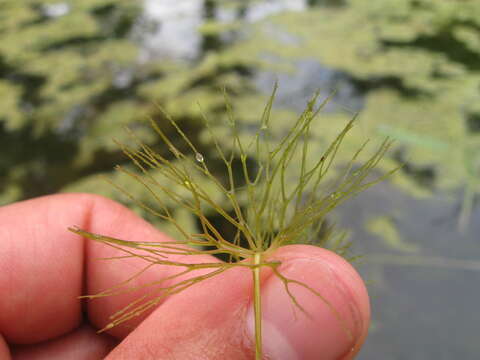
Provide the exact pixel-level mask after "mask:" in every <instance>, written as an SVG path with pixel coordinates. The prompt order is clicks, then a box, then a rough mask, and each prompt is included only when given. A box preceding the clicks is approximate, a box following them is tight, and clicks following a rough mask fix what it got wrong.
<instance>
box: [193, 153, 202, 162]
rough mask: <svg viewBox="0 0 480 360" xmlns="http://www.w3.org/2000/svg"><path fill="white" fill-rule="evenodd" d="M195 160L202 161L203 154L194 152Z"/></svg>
mask: <svg viewBox="0 0 480 360" xmlns="http://www.w3.org/2000/svg"><path fill="white" fill-rule="evenodd" d="M195 160H197V161H198V162H203V155H202V154H200V153H196V154H195Z"/></svg>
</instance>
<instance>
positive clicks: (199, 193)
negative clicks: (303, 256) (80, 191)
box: [70, 87, 390, 359]
mask: <svg viewBox="0 0 480 360" xmlns="http://www.w3.org/2000/svg"><path fill="white" fill-rule="evenodd" d="M275 91H276V87H275V89H274V91H273V94H272V96H271V97H270V99H269V101H268V103H267V105H266V106H265V109H264V112H263V114H262V115H261V117H260V119H259V122H258V126H257V127H256V129H255V130H254V131H252V132H251V134H252V136H251V138H249V139H247V140H246V139H245V137H244V136H243V135H240V130H239V124H238V123H237V122H236V121H235V118H234V114H233V111H232V107H231V105H230V102H229V100H228V96H226V95H225V100H226V114H227V115H228V116H227V119H228V120H227V121H228V128H229V132H230V134H229V135H228V136H229V139H230V140H231V146H230V148H229V149H228V150H226V149H225V148H224V147H223V146H222V145H221V142H220V141H219V139H218V137H216V136H215V134H214V130H213V127H212V124H211V123H210V122H209V120H208V119H207V118H206V117H205V126H206V132H207V133H208V136H209V137H211V140H212V143H213V144H214V147H215V150H216V152H217V155H218V157H219V160H220V161H221V162H222V163H223V165H222V166H224V172H223V174H224V176H223V178H220V177H218V176H214V175H213V172H212V171H211V170H212V169H211V168H209V164H207V161H206V160H205V158H204V155H203V154H202V153H201V152H200V151H199V150H198V147H197V146H196V145H195V144H193V143H192V142H191V140H190V139H189V138H188V137H187V136H186V134H185V132H184V131H183V130H182V129H181V128H180V127H179V126H178V124H177V123H176V122H175V121H174V120H173V119H171V118H170V117H169V116H168V114H166V113H164V116H165V119H166V120H168V121H167V122H168V125H169V126H170V127H171V129H172V130H174V131H175V132H176V134H177V135H178V137H179V138H180V139H181V143H182V144H181V145H178V144H179V142H178V139H177V141H176V142H175V141H173V140H171V139H170V138H169V137H167V135H166V131H165V130H163V129H162V127H161V126H160V125H159V124H158V123H156V122H155V121H153V120H152V121H151V125H152V127H153V129H154V130H155V131H156V132H157V134H158V136H159V137H160V139H161V140H162V142H163V143H164V148H163V149H162V151H163V152H162V154H163V155H161V154H160V153H159V152H156V151H154V150H153V149H152V148H151V147H150V146H147V145H145V144H143V143H142V142H140V141H139V140H138V139H137V138H136V137H135V134H134V133H133V132H131V134H132V139H133V140H134V143H135V145H134V146H127V145H125V144H119V145H120V146H121V148H122V150H123V152H124V153H125V154H126V155H127V156H128V157H129V158H130V159H131V160H132V162H133V163H134V164H135V166H136V167H138V170H139V171H138V172H135V171H132V170H129V169H127V168H123V167H120V166H118V167H117V169H118V170H119V171H121V172H124V173H126V174H128V175H129V176H131V177H133V178H134V179H135V180H136V181H138V182H139V183H141V184H142V185H143V186H144V187H145V188H146V189H147V191H148V192H149V193H150V194H151V197H152V199H154V200H155V202H156V204H157V206H156V207H155V208H154V207H152V206H151V205H149V204H146V203H145V202H142V201H140V200H138V199H136V198H135V197H134V196H133V195H132V194H130V192H129V191H128V190H127V189H124V188H122V187H120V186H118V185H115V184H114V186H117V188H118V189H119V190H120V191H122V192H123V193H124V194H126V195H127V196H128V197H129V198H130V199H131V200H132V201H133V202H135V203H136V204H137V205H138V206H140V207H142V208H143V209H145V210H147V211H148V212H150V213H151V214H153V215H155V216H158V217H159V218H161V219H163V220H166V221H168V222H170V224H171V225H173V226H174V227H175V228H176V230H178V232H179V233H180V234H182V235H183V239H179V240H178V241H170V242H136V241H128V239H116V238H112V237H108V236H103V235H101V234H93V233H90V232H87V231H84V230H82V229H79V228H71V229H70V230H71V231H73V232H74V233H76V234H79V235H81V236H83V237H86V238H89V239H92V240H95V241H98V242H101V243H104V244H107V245H110V246H112V247H114V248H117V249H121V250H122V251H123V252H125V257H132V256H134V257H138V258H141V259H143V260H144V261H145V268H150V267H152V266H170V267H175V268H178V269H179V270H178V272H176V273H175V274H174V275H172V276H169V277H168V278H164V279H158V281H156V282H155V283H152V284H147V285H148V286H152V287H151V289H153V290H152V291H151V292H148V293H147V294H145V295H142V296H140V298H139V299H137V300H136V301H134V302H133V303H131V304H129V305H128V306H126V307H125V308H123V309H121V310H120V311H118V312H117V313H115V314H113V315H112V316H111V322H110V323H109V324H108V325H107V326H106V327H105V328H104V329H103V330H106V329H110V328H112V327H114V326H116V325H118V324H121V323H123V322H125V321H127V320H129V319H131V318H133V317H135V316H138V315H139V314H141V313H143V312H145V311H147V310H149V309H151V308H153V307H155V306H156V305H158V304H159V303H160V302H161V301H162V300H163V299H164V298H165V297H166V296H169V295H173V294H177V293H179V292H181V291H183V290H185V289H187V288H189V287H191V286H194V285H195V284H198V283H199V282H202V281H204V280H207V279H210V278H212V277H214V276H216V275H219V274H222V273H223V272H225V271H229V269H232V268H234V267H243V268H247V269H249V270H250V271H251V273H252V278H253V287H252V288H253V293H252V302H253V308H254V323H255V358H256V359H261V358H262V336H261V334H262V299H261V292H260V287H261V271H262V270H264V269H266V268H269V269H270V271H271V272H272V273H273V275H274V276H277V277H278V278H279V279H280V280H281V281H282V283H283V285H284V287H285V292H286V293H287V294H288V295H289V297H290V298H291V301H292V304H293V307H292V308H294V309H297V310H299V311H303V312H305V311H306V310H305V309H304V308H303V307H302V304H301V303H300V302H299V301H297V299H296V298H295V296H294V295H293V293H292V291H291V288H292V286H300V287H303V288H305V289H308V291H311V292H312V293H313V294H315V295H316V296H318V297H319V298H320V299H321V300H322V301H323V303H324V304H325V306H327V307H328V308H329V310H330V311H332V313H334V314H335V316H336V317H337V318H338V321H339V322H342V323H343V324H345V325H344V326H343V328H344V330H345V333H346V336H348V335H351V334H350V329H349V328H348V326H347V325H346V323H345V322H343V319H342V316H341V315H340V314H339V313H338V312H337V311H336V310H335V308H334V307H333V306H331V304H330V303H329V302H328V300H327V299H325V298H324V297H323V296H322V294H321V293H320V292H319V291H317V290H315V289H312V288H311V287H309V286H308V285H306V284H304V283H302V282H301V281H298V280H295V279H290V278H287V277H285V276H284V275H282V273H281V271H280V270H279V266H280V265H281V263H280V262H279V261H274V260H271V259H270V258H269V257H270V254H272V253H273V252H274V251H275V250H276V249H278V248H279V247H281V246H283V245H287V244H294V243H307V244H314V245H318V246H322V245H324V243H323V242H322V241H319V233H320V227H321V225H322V223H323V222H324V219H325V215H326V214H327V213H328V212H330V211H331V210H332V209H333V208H335V207H336V206H337V205H339V204H341V203H342V202H344V201H345V200H347V199H348V198H350V197H351V196H353V195H355V194H357V193H359V192H360V191H362V190H364V189H366V188H368V187H369V186H371V185H373V184H374V183H376V182H378V181H380V180H382V179H383V178H385V177H386V176H388V175H389V174H384V175H381V176H379V177H377V178H375V179H371V177H369V176H368V175H369V173H370V171H371V169H372V168H374V167H375V166H376V164H377V163H378V162H379V161H380V160H381V158H382V156H383V155H384V154H385V152H386V151H387V149H388V147H389V146H390V142H389V141H388V140H385V141H384V142H383V143H382V144H381V145H380V147H379V148H378V150H376V151H375V152H374V154H373V155H372V156H371V157H370V158H369V159H368V160H367V161H365V162H364V163H363V164H357V162H358V156H359V154H360V152H361V150H362V149H363V147H362V149H359V150H358V151H357V152H356V153H354V154H352V157H351V161H350V162H349V163H348V164H341V165H342V166H343V167H342V168H341V169H342V170H341V174H340V176H339V177H338V179H339V180H338V181H337V183H336V184H334V185H333V186H332V185H331V184H329V188H330V190H329V191H327V192H326V193H322V192H323V191H320V189H325V188H327V186H325V185H326V184H324V183H325V182H326V181H325V176H326V174H327V172H328V170H329V169H330V168H331V166H332V163H333V160H334V158H335V155H336V154H337V151H338V149H339V147H340V144H341V143H342V140H343V139H344V137H345V136H346V135H347V133H348V132H349V130H350V129H351V128H352V126H353V124H354V120H351V121H350V122H348V123H347V124H346V126H345V127H344V129H343V130H342V131H341V132H340V133H339V134H338V136H337V137H336V138H335V139H334V141H333V142H332V143H331V144H330V145H328V146H326V147H325V148H324V149H323V151H322V153H318V154H312V153H311V151H310V152H309V144H310V143H312V141H313V140H312V139H311V137H312V136H311V133H310V130H311V128H312V127H313V121H314V120H315V119H316V118H317V115H318V113H319V111H320V110H321V108H322V106H323V105H324V104H325V103H326V101H325V102H324V103H322V104H317V99H318V95H315V96H314V97H313V98H312V99H311V100H310V101H309V102H308V103H307V106H306V109H305V110H304V111H303V113H302V114H301V115H300V116H299V117H298V119H297V120H296V121H294V122H293V123H292V126H291V127H290V128H289V129H288V131H285V132H284V133H282V134H280V135H278V132H277V134H276V135H275V136H276V139H273V137H274V135H273V132H272V127H275V124H274V123H273V121H271V120H272V119H271V116H270V114H271V109H272V103H273V101H274V96H275ZM162 125H165V124H162ZM163 128H164V127H163ZM242 134H243V133H242ZM226 138H228V137H227V136H226V135H225V134H222V140H224V139H226ZM174 143H176V144H177V145H175V144H174ZM166 149H168V151H169V152H170V153H171V154H170V155H169V156H166V155H165V151H166ZM181 149H182V150H181ZM185 149H186V150H185ZM312 158H313V159H314V161H310V160H311V159H312ZM172 159H173V160H172ZM307 159H310V160H309V161H307ZM238 173H240V174H241V175H240V179H241V181H240V180H238V179H239V176H238ZM329 182H330V180H329ZM167 202H169V205H167ZM220 203H222V205H220ZM171 204H174V207H175V208H183V209H185V210H187V211H188V212H191V213H192V214H193V215H194V216H195V217H196V218H197V219H198V223H199V228H200V229H201V230H200V231H199V232H198V233H190V232H188V231H187V230H185V228H183V227H182V226H181V225H180V224H179V222H178V221H177V220H176V219H175V218H174V216H173V214H172V205H171ZM225 204H227V205H226V206H225ZM207 213H208V214H212V213H214V214H216V215H217V216H220V217H222V218H223V219H224V220H225V221H226V222H228V223H230V224H231V225H233V227H234V229H235V235H234V236H233V237H232V238H225V237H224V235H223V234H222V233H221V231H220V230H219V229H217V228H216V227H215V225H214V224H213V223H212V221H211V220H209V219H211V217H209V216H207ZM323 232H324V233H325V231H323ZM327 232H328V233H330V231H327ZM330 240H331V239H330ZM335 242H336V243H337V245H338V248H339V249H340V250H342V249H344V247H345V242H344V241H343V238H342V237H337V238H336V240H335ZM172 254H177V255H182V256H181V257H180V259H182V260H181V261H179V262H177V261H172V260H170V259H169V258H168V256H169V255H172ZM205 254H214V255H220V256H223V258H224V259H226V260H225V261H220V260H218V261H217V262H216V261H212V262H209V263H198V261H194V257H195V256H198V255H205ZM142 271H143V270H142ZM196 271H201V274H200V275H198V273H197V274H195V272H196ZM137 275H139V274H136V275H135V276H137ZM185 275H189V276H190V277H188V276H187V277H185ZM180 277H181V279H180ZM176 278H178V281H177V282H175V279H176ZM172 280H173V281H172ZM167 284H168V285H167ZM171 284H173V285H171ZM128 285H129V284H128V280H127V281H125V283H123V284H119V286H118V287H115V288H114V289H109V290H105V291H103V292H101V293H99V294H95V295H89V296H87V297H88V298H90V299H94V298H98V297H104V296H113V295H115V294H118V293H121V292H122V291H131V290H132V289H131V287H129V286H128ZM147 285H145V286H147ZM232 286H235V284H232ZM286 311H290V309H288V310H286ZM307 315H308V314H307Z"/></svg>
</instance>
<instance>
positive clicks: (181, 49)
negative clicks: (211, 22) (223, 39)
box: [140, 0, 204, 62]
mask: <svg viewBox="0 0 480 360" xmlns="http://www.w3.org/2000/svg"><path fill="white" fill-rule="evenodd" d="M203 9H204V0H182V1H178V0H162V1H158V0H145V1H144V10H143V16H142V19H141V26H142V27H144V28H145V27H147V28H148V29H149V30H150V31H146V32H143V33H142V53H141V58H140V60H141V62H146V61H150V60H153V59H162V58H169V59H175V60H192V59H195V58H196V57H198V55H199V53H200V50H201V45H202V36H201V34H200V33H199V32H198V27H199V26H200V25H201V24H202V22H203Z"/></svg>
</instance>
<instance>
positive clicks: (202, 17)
mask: <svg viewBox="0 0 480 360" xmlns="http://www.w3.org/2000/svg"><path fill="white" fill-rule="evenodd" d="M234 3H235V2H234ZM236 5H237V6H219V5H218V4H217V3H216V2H214V1H213V2H209V1H208V0H183V1H180V2H178V1H175V0H165V1H161V2H160V1H156V0H145V7H144V12H143V16H142V20H141V24H143V28H145V27H146V28H149V29H150V31H143V32H142V34H143V35H142V55H141V61H142V62H145V61H153V60H161V59H165V58H167V59H172V60H190V61H191V60H195V59H198V58H199V57H201V55H202V52H203V51H206V50H209V49H210V48H215V47H217V48H218V47H219V46H220V45H219V43H218V42H219V41H220V42H223V43H231V42H233V41H235V40H236V39H238V38H241V37H242V36H243V35H245V34H246V33H248V31H249V29H248V23H253V22H258V21H260V20H264V19H266V18H267V17H268V16H271V15H275V14H278V13H281V12H285V11H306V10H307V9H308V6H309V5H308V2H307V1H306V0H274V1H272V0H270V1H252V2H249V1H245V2H242V3H238V4H236ZM206 20H214V21H218V22H220V23H233V22H234V21H237V20H241V21H242V22H243V23H244V24H246V26H245V27H244V28H242V29H240V30H238V31H237V32H236V33H232V32H228V31H226V32H224V33H222V34H220V36H219V38H220V40H219V39H217V38H215V39H214V38H213V37H211V36H210V37H208V36H203V35H202V34H201V33H200V32H199V30H198V29H199V27H200V26H201V25H202V24H203V23H204V22H205V21H206ZM139 26H140V27H141V25H139ZM265 30H266V31H268V33H269V34H270V35H271V37H272V38H276V40H279V41H280V42H282V43H286V44H292V43H295V42H296V41H297V39H296V38H294V37H293V36H292V35H290V34H289V33H288V32H286V31H285V30H284V29H282V28H280V27H278V26H275V27H274V26H272V25H268V24H265ZM264 56H265V55H264ZM271 60H273V61H274V62H277V61H279V62H281V61H284V60H282V59H271ZM294 67H295V69H296V71H295V72H294V73H288V74H287V73H273V72H269V71H267V70H255V71H254V72H253V73H254V74H255V75H254V83H255V84H256V87H257V89H258V90H260V91H261V92H263V93H265V94H269V93H270V91H271V89H272V84H273V83H274V82H275V81H276V80H278V81H279V83H280V84H281V86H280V88H279V92H278V98H277V104H278V105H279V106H282V107H286V108H290V109H293V110H298V111H301V110H303V108H304V106H305V102H306V101H307V100H308V98H309V97H310V96H311V94H312V93H314V92H315V91H317V90H318V89H322V90H323V91H324V92H325V93H326V95H328V93H330V92H332V91H334V90H335V92H336V94H335V98H334V101H332V102H330V103H329V104H328V105H327V107H326V108H325V111H327V112H332V111H339V110H347V111H350V112H356V111H358V110H360V109H361V108H362V105H363V97H362V96H361V94H360V93H359V92H357V91H356V89H355V87H354V86H353V85H352V83H351V82H350V81H349V79H348V78H347V77H345V76H344V75H343V74H341V73H340V72H338V71H335V70H333V69H330V68H327V67H325V66H323V65H322V64H320V63H319V62H318V61H316V60H311V59H308V58H306V59H302V60H298V61H296V62H295V63H294Z"/></svg>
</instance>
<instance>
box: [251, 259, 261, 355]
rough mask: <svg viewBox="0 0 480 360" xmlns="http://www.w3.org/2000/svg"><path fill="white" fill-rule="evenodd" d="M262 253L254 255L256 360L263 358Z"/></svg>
mask: <svg viewBox="0 0 480 360" xmlns="http://www.w3.org/2000/svg"><path fill="white" fill-rule="evenodd" d="M261 262H262V253H256V254H255V255H254V256H253V263H254V265H257V266H256V267H254V268H253V311H254V314H255V360H262V300H261V295H260V266H258V265H260V264H261Z"/></svg>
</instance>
